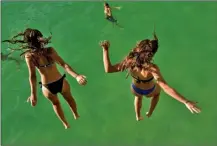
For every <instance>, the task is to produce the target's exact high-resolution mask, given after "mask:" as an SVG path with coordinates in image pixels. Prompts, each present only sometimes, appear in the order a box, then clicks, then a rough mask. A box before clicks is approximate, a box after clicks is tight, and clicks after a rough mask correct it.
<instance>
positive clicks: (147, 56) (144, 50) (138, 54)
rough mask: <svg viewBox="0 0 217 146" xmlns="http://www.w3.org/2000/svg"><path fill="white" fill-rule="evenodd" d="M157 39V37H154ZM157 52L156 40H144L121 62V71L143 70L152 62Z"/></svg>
mask: <svg viewBox="0 0 217 146" xmlns="http://www.w3.org/2000/svg"><path fill="white" fill-rule="evenodd" d="M156 38H157V37H156ZM157 50H158V39H154V40H149V39H144V40H142V41H140V42H138V43H137V44H136V47H135V48H134V49H133V50H132V51H131V52H130V53H129V54H128V56H127V57H126V58H125V59H124V60H123V62H122V70H125V69H133V68H135V67H136V68H139V69H142V68H145V67H148V66H149V65H150V64H152V62H153V57H154V55H155V54H156V52H157Z"/></svg>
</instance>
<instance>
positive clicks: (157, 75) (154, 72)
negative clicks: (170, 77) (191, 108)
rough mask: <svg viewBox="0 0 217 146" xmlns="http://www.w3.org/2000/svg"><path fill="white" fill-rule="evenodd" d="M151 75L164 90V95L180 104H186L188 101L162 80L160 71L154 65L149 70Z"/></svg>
mask: <svg viewBox="0 0 217 146" xmlns="http://www.w3.org/2000/svg"><path fill="white" fill-rule="evenodd" d="M151 70H152V71H151V72H152V75H153V76H154V78H155V79H156V81H157V83H158V85H159V86H160V87H161V88H162V89H163V90H164V92H165V93H167V94H168V95H170V96H171V97H173V98H174V99H176V100H178V101H179V102H181V103H184V104H185V103H187V102H188V100H187V99H186V98H184V97H183V96H182V95H181V94H179V93H178V92H177V91H176V90H175V89H174V88H172V87H170V86H169V85H168V84H167V83H166V81H165V80H164V78H163V76H162V75H161V73H160V69H159V68H158V67H157V66H156V65H154V67H153V68H152V69H151Z"/></svg>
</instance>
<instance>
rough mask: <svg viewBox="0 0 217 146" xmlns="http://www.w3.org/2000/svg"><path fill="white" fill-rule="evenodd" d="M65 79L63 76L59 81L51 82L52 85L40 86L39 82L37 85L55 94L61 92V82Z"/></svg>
mask: <svg viewBox="0 0 217 146" xmlns="http://www.w3.org/2000/svg"><path fill="white" fill-rule="evenodd" d="M65 77H66V75H65V74H64V75H63V76H62V77H61V78H60V79H59V80H57V81H55V82H52V83H48V84H42V83H41V82H39V84H40V85H41V88H42V85H43V86H44V87H45V88H47V89H48V90H49V91H50V92H51V93H52V94H57V93H59V92H62V88H63V80H64V78H65Z"/></svg>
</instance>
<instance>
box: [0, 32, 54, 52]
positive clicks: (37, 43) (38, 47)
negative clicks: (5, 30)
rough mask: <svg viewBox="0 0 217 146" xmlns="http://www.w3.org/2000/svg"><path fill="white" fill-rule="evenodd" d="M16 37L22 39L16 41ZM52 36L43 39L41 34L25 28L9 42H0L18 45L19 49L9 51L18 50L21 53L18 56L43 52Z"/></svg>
mask: <svg viewBox="0 0 217 146" xmlns="http://www.w3.org/2000/svg"><path fill="white" fill-rule="evenodd" d="M18 37H23V39H17V38H18ZM51 38H52V36H50V37H48V38H44V37H43V34H42V33H41V32H40V31H39V30H37V29H32V28H27V29H26V30H25V31H24V32H21V33H18V34H17V35H15V36H14V37H12V39H10V40H4V41H2V42H7V43H10V44H20V45H21V46H20V48H16V49H12V48H11V50H20V51H22V53H21V54H20V56H22V55H24V54H25V53H26V52H40V51H43V49H44V48H45V45H47V44H49V43H50V40H51Z"/></svg>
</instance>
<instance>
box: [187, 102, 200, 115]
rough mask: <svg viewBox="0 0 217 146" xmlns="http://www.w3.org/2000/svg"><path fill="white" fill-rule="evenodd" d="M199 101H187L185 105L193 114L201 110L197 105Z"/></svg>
mask: <svg viewBox="0 0 217 146" xmlns="http://www.w3.org/2000/svg"><path fill="white" fill-rule="evenodd" d="M196 104H197V102H192V101H187V102H186V103H185V106H186V107H187V108H188V109H189V110H190V111H191V113H192V114H194V113H197V114H198V113H200V112H201V110H200V108H199V107H197V106H196Z"/></svg>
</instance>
